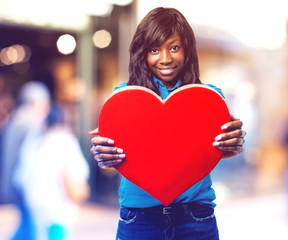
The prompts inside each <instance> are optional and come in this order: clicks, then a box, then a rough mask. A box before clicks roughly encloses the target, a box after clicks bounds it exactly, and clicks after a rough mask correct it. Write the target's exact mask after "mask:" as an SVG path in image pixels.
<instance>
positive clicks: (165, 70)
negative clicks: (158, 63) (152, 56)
mask: <svg viewBox="0 0 288 240" xmlns="http://www.w3.org/2000/svg"><path fill="white" fill-rule="evenodd" d="M173 70H174V68H169V69H160V72H162V73H163V74H168V73H171V72H172V71H173Z"/></svg>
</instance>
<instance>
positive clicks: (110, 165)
mask: <svg viewBox="0 0 288 240" xmlns="http://www.w3.org/2000/svg"><path fill="white" fill-rule="evenodd" d="M122 161H123V160H112V161H102V162H98V166H99V167H100V168H104V169H106V168H114V167H116V166H118V165H119V164H121V163H122Z"/></svg>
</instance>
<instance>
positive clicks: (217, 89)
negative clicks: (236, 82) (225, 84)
mask: <svg viewBox="0 0 288 240" xmlns="http://www.w3.org/2000/svg"><path fill="white" fill-rule="evenodd" d="M203 85H205V86H207V87H211V88H213V89H214V90H215V91H217V92H218V93H219V94H220V95H221V96H222V97H223V99H225V96H224V94H223V92H222V90H221V88H218V87H216V86H215V85H213V84H203Z"/></svg>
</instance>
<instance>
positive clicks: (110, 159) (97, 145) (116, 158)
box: [90, 128, 125, 168]
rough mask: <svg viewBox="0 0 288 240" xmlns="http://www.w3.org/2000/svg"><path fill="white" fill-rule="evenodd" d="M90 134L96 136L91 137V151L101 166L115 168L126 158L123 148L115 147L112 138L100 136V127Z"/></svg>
mask: <svg viewBox="0 0 288 240" xmlns="http://www.w3.org/2000/svg"><path fill="white" fill-rule="evenodd" d="M90 134H91V135H93V136H94V137H93V138H92V139H91V143H92V145H93V146H92V148H91V149H90V152H91V153H92V154H93V155H94V159H95V160H96V161H97V163H98V166H99V167H100V168H113V167H114V166H117V165H119V164H120V163H122V162H123V161H124V160H125V154H124V153H123V149H121V148H117V147H115V146H114V141H113V140H112V139H110V138H105V137H101V136H99V130H98V128H96V129H95V130H93V131H91V132H90Z"/></svg>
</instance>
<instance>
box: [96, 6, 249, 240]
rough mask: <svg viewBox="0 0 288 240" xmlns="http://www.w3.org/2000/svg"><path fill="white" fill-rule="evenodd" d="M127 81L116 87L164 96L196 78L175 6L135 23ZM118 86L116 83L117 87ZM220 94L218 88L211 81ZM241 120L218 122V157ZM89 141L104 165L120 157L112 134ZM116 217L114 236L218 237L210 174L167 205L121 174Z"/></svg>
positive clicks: (186, 30) (230, 145)
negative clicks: (137, 88) (109, 136)
mask: <svg viewBox="0 0 288 240" xmlns="http://www.w3.org/2000/svg"><path fill="white" fill-rule="evenodd" d="M129 74H130V77H129V81H128V82H127V83H122V84H121V85H120V86H119V87H124V86H127V85H139V86H144V87H147V88H149V89H151V90H153V91H155V92H156V93H157V94H158V95H160V96H161V97H162V98H163V99H165V98H166V97H167V96H168V95H169V94H170V92H172V91H173V90H174V89H176V88H178V87H180V86H183V85H186V84H201V81H200V79H199V65H198V56H197V51H196V40H195V37H194V33H193V30H192V28H191V27H190V25H189V24H188V22H187V20H186V19H185V17H184V16H183V15H182V14H181V13H180V12H179V11H177V10H176V9H172V8H156V9H154V10H152V11H151V12H149V13H148V14H147V16H146V17H144V19H143V20H142V21H141V23H140V24H139V26H138V27H137V29H136V33H135V35H134V37H133V39H132V43H131V45H130V63H129ZM119 87H118V88H119ZM210 87H213V88H214V89H215V90H216V91H218V92H219V93H220V94H222V92H221V90H220V89H218V88H216V87H215V86H212V85H210ZM241 127H242V122H241V121H240V120H238V119H236V118H235V117H233V116H232V115H231V122H229V123H226V124H224V125H223V126H222V129H223V130H224V131H225V133H223V134H220V135H218V136H215V142H214V143H213V145H214V146H215V147H217V148H218V149H220V150H222V151H223V158H228V157H232V156H235V155H237V154H240V153H241V152H242V147H243V144H244V136H245V134H246V133H245V131H243V130H241ZM93 134H94V135H96V136H95V137H93V138H92V140H91V142H92V144H93V147H92V148H91V152H92V153H93V154H94V155H95V157H94V158H95V160H96V161H97V162H98V165H99V167H102V168H107V167H113V166H115V165H118V164H121V162H123V161H125V149H119V148H117V147H114V141H113V140H112V139H108V138H105V136H103V137H102V136H99V135H98V130H97V129H96V130H95V131H94V132H93ZM119 195H120V220H119V225H118V231H117V237H116V239H121V240H130V239H131V240H132V239H137V240H139V239H145V240H147V239H153V240H154V239H177V240H181V239H209V240H214V239H219V236H218V229H217V223H216V219H215V216H214V207H215V203H214V200H215V198H216V196H215V193H214V190H213V189H212V181H211V177H210V175H208V176H207V177H205V178H204V179H203V180H201V181H199V182H198V183H196V184H195V185H193V186H192V187H191V188H190V189H188V190H187V191H186V192H184V193H183V194H182V195H180V196H179V197H178V198H177V199H176V200H175V201H174V202H173V203H172V204H171V205H169V209H170V210H169V211H168V212H167V211H164V210H165V209H167V208H165V206H163V205H161V203H160V202H159V201H158V200H156V199H155V198H153V197H152V196H151V195H149V194H148V193H146V192H145V191H143V190H142V189H140V188H138V187H137V186H136V185H134V184H133V183H131V182H129V181H128V180H127V179H125V178H122V181H121V185H120V188H119Z"/></svg>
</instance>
